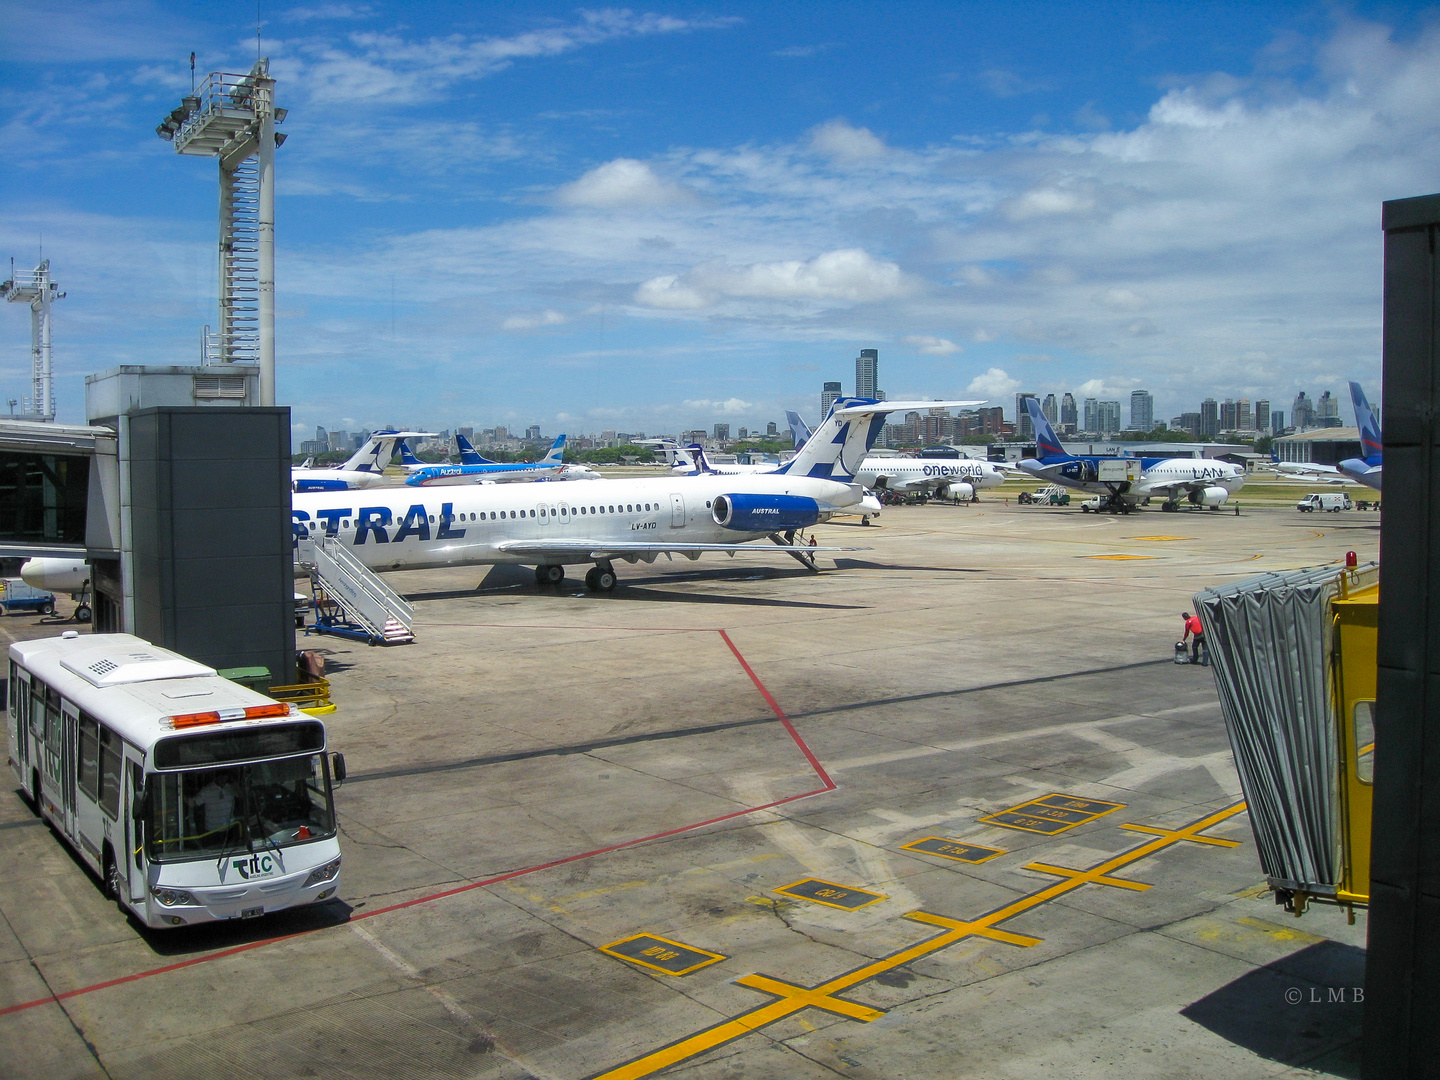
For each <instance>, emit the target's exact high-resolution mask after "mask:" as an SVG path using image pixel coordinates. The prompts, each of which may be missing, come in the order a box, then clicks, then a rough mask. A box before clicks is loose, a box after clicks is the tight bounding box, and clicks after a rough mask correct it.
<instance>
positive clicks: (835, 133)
mask: <svg viewBox="0 0 1440 1080" xmlns="http://www.w3.org/2000/svg"><path fill="white" fill-rule="evenodd" d="M810 145H811V146H812V147H813V148H814V149H815V150H816V151H818V152H819V153H821V154H825V155H826V156H828V157H831V158H834V159H835V160H836V161H844V162H854V161H869V160H871V159H873V158H881V157H884V156H885V155H886V154H888V153H890V152H891V151H890V148H889V147H888V146H886V145H885V143H884V141H883V140H882V139H880V138H878V137H876V135H875V134H874V132H872V131H871V130H870V129H869V128H863V127H862V128H857V127H851V126H850V122H849V121H848V120H845V119H835V120H829V121H827V122H825V123H823V124H821V125H820V126H819V127H817V128H815V129H814V130H813V131H811V132H810Z"/></svg>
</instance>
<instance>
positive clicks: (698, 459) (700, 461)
mask: <svg viewBox="0 0 1440 1080" xmlns="http://www.w3.org/2000/svg"><path fill="white" fill-rule="evenodd" d="M674 454H675V464H674V465H672V466H670V471H671V472H672V473H674V474H675V475H677V476H699V475H700V474H701V473H714V474H716V475H718V476H754V475H755V474H756V473H768V472H774V471H775V470H776V469H778V468H779V467H780V462H778V461H762V462H759V463H757V464H754V465H742V464H740V463H739V462H738V461H726V462H714V461H711V460H710V457H709V455H707V454H706V453H705V448H704V447H703V446H701V445H700V444H699V443H691V444H690V445H689V446H677V447H676V448H675V450H674Z"/></svg>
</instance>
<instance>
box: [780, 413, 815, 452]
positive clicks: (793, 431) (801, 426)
mask: <svg viewBox="0 0 1440 1080" xmlns="http://www.w3.org/2000/svg"><path fill="white" fill-rule="evenodd" d="M785 419H786V420H788V421H789V422H790V440H791V441H792V442H793V443H794V444H795V449H796V450H797V451H798V450H799V449H800V448H801V447H802V446H804V445H805V444H806V442H808V441H809V439H810V429H809V428H808V427H806V426H805V421H804V420H801V419H800V414H799V413H797V412H790V411H789V410H788V409H787V410H786V411H785Z"/></svg>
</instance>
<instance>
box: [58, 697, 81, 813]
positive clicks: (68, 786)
mask: <svg viewBox="0 0 1440 1080" xmlns="http://www.w3.org/2000/svg"><path fill="white" fill-rule="evenodd" d="M60 718H61V722H62V724H63V726H64V729H63V731H62V732H61V743H60V810H61V823H62V825H63V827H64V832H65V835H66V836H69V837H71V838H73V837H74V836H75V758H76V752H77V747H78V741H79V738H80V734H79V732H80V710H79V708H78V707H76V706H74V705H72V704H70V702H68V701H66V700H65V699H64V698H61V699H60Z"/></svg>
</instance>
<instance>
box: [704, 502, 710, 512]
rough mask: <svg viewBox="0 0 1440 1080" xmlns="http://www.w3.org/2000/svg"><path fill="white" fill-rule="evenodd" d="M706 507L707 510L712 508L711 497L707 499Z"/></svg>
mask: <svg viewBox="0 0 1440 1080" xmlns="http://www.w3.org/2000/svg"><path fill="white" fill-rule="evenodd" d="M705 509H706V510H709V509H710V500H709V499H706V500H705Z"/></svg>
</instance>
